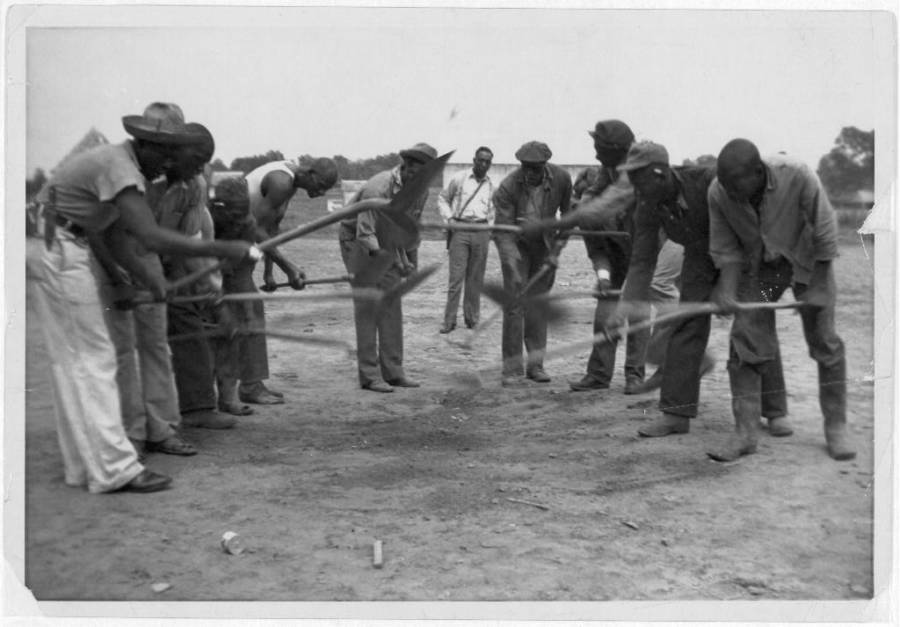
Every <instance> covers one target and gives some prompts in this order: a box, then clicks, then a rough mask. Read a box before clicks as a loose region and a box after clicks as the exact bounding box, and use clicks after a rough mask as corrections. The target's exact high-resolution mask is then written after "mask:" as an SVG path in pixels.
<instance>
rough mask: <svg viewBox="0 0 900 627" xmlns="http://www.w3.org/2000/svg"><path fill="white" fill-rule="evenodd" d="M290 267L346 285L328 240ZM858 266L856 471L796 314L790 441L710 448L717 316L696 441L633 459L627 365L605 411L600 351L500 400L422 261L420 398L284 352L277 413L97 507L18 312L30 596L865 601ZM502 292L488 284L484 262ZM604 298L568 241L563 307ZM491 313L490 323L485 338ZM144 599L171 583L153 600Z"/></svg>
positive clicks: (481, 353) (294, 312)
mask: <svg viewBox="0 0 900 627" xmlns="http://www.w3.org/2000/svg"><path fill="white" fill-rule="evenodd" d="M286 251H287V252H289V253H290V254H291V255H292V257H293V258H296V259H299V260H302V265H304V267H305V269H306V272H307V275H308V276H309V277H310V278H312V277H317V276H318V277H321V276H334V275H339V274H342V273H343V272H344V269H343V266H342V265H341V263H340V256H339V253H338V246H337V243H336V241H335V240H334V239H304V240H301V241H295V242H293V243H291V244H290V245H288V246H287V247H286ZM868 253H869V254H868V256H867V254H866V251H864V249H863V247H862V245H861V243H860V242H859V241H854V240H853V239H852V237H851V238H847V239H846V241H845V243H844V245H842V248H841V257H840V259H839V260H838V261H837V263H836V268H837V276H838V289H839V307H838V311H837V326H838V330H839V332H840V333H841V335H842V336H843V338H844V340H845V343H846V346H847V351H848V355H847V356H848V372H849V379H850V380H849V385H848V388H849V400H848V405H849V421H850V425H851V432H852V434H853V435H854V437H855V438H856V443H857V446H858V453H859V454H858V457H857V458H856V459H855V460H853V461H850V462H835V461H833V460H831V459H830V458H829V457H828V455H827V454H826V452H825V448H824V436H823V433H822V419H821V414H820V412H819V408H818V402H817V385H816V366H815V363H814V362H813V361H812V360H811V359H810V358H809V357H808V356H807V351H806V347H805V344H804V340H803V336H802V332H801V326H800V320H799V318H798V317H797V316H796V315H794V314H793V313H791V312H780V313H779V314H778V332H779V336H780V338H781V342H782V351H783V355H784V365H785V373H786V378H787V382H788V386H789V403H790V416H791V419H792V421H793V423H794V427H795V433H794V435H793V436H792V437H788V438H777V439H776V438H772V437H770V436H769V435H768V434H767V433H765V432H764V433H763V434H762V436H761V441H760V446H759V451H758V453H757V454H755V455H751V456H748V457H744V458H742V459H741V460H740V461H738V462H735V463H731V464H718V463H715V462H712V461H710V460H709V459H707V457H706V455H705V450H706V449H707V447H709V446H711V445H712V444H714V443H715V442H717V441H720V440H721V439H724V438H725V437H726V435H727V434H728V433H729V432H730V431H731V429H732V428H733V427H732V419H731V412H730V397H729V391H728V380H727V375H726V372H725V370H724V358H725V350H726V338H727V330H728V325H729V321H728V320H725V319H714V322H713V334H712V339H711V343H710V346H711V348H712V350H713V351H714V352H715V353H716V354H717V356H718V358H719V362H718V364H717V367H716V369H715V370H714V372H713V373H712V374H711V375H710V376H708V377H707V378H706V379H705V380H704V382H703V387H702V405H701V413H700V416H699V417H698V418H697V419H696V420H695V421H694V422H693V423H692V429H691V432H690V433H689V434H686V435H678V436H671V437H666V438H661V439H643V438H640V437H638V435H637V429H638V427H640V426H641V425H642V424H644V423H645V422H646V421H648V420H651V419H652V418H653V417H654V415H655V413H656V410H655V403H656V401H657V398H658V396H657V394H648V395H644V396H625V395H624V394H623V385H624V381H623V377H622V372H621V360H622V357H623V354H622V351H621V348H620V351H619V356H618V358H619V365H618V367H617V373H616V378H615V379H614V381H613V385H612V388H611V389H610V390H608V391H605V392H588V393H572V392H569V390H568V386H567V385H566V381H567V379H574V378H578V377H580V376H581V375H582V374H583V371H584V367H585V363H586V360H587V355H588V352H589V349H588V347H585V348H583V349H582V350H580V351H577V352H575V353H574V354H570V355H568V356H565V357H556V358H553V359H550V360H549V361H548V362H547V363H546V367H547V371H548V373H549V374H550V375H551V376H552V377H553V381H552V382H551V383H550V384H545V385H539V384H530V387H528V388H525V389H511V390H510V389H504V388H501V387H500V363H499V357H500V347H499V340H500V321H499V319H498V320H497V321H496V322H495V323H494V324H493V325H492V326H491V327H489V329H488V330H487V332H485V333H484V334H483V335H482V336H480V337H479V339H478V341H477V342H476V343H475V345H474V346H473V347H471V348H466V347H465V346H464V345H463V343H464V340H465V339H466V338H467V334H468V333H470V332H469V331H467V330H464V329H463V330H457V331H455V332H454V333H453V334H452V335H451V336H449V338H448V337H447V336H443V335H439V334H438V328H439V327H440V323H441V315H442V310H443V306H444V298H445V291H446V278H447V274H446V271H447V270H446V268H447V266H446V263H443V262H444V260H445V253H444V247H443V243H442V242H436V241H429V242H425V244H424V245H423V249H422V251H421V253H420V264H421V265H422V266H423V267H424V266H426V265H428V264H431V263H441V264H442V265H441V268H440V270H439V271H438V272H437V273H436V274H435V275H434V276H433V277H432V278H431V279H430V280H429V281H428V282H427V283H425V284H424V285H422V286H421V287H420V288H419V289H417V290H416V291H415V292H413V293H411V294H410V295H409V296H408V297H406V299H405V300H404V319H405V337H406V349H405V356H406V367H407V374H408V375H409V376H410V377H412V378H415V379H417V380H420V381H421V382H422V383H423V386H422V387H421V388H419V389H400V390H397V391H396V393H394V394H390V395H382V394H374V393H371V392H366V391H362V390H360V389H359V388H358V386H357V380H356V364H355V361H354V359H353V354H352V353H350V352H348V350H347V349H334V348H331V347H322V346H316V345H313V344H303V343H298V342H292V341H287V340H280V339H270V340H269V354H270V369H271V372H272V377H271V380H270V382H269V383H270V385H271V387H273V388H275V389H277V390H280V391H282V392H284V393H285V397H286V399H287V403H286V404H285V405H282V406H275V407H271V408H270V407H259V408H257V411H256V414H255V415H253V416H250V417H246V418H240V419H239V420H240V422H239V425H238V427H237V428H235V429H234V430H231V431H206V430H189V431H187V432H186V437H187V438H188V439H190V440H191V441H192V442H194V443H195V444H196V445H197V446H198V447H199V448H200V449H201V452H200V454H199V455H197V456H195V457H188V458H181V457H172V456H166V455H158V454H155V455H151V456H150V458H149V466H150V467H151V468H153V469H154V470H158V471H161V472H165V473H167V474H170V475H172V476H173V477H174V484H173V489H171V490H169V491H165V492H161V493H156V494H150V495H138V494H127V493H126V494H115V495H96V496H95V495H88V494H87V493H86V492H85V491H84V490H83V489H77V488H71V487H67V486H66V485H65V484H64V483H63V480H62V470H61V460H60V455H59V451H58V446H57V442H56V436H55V431H54V419H53V409H52V400H51V390H50V383H49V380H48V377H47V370H48V362H47V354H46V351H45V349H44V345H43V339H42V337H41V335H40V329H39V328H38V325H37V321H36V319H35V316H34V313H33V309H31V308H29V315H28V328H27V334H28V336H27V347H28V350H27V359H26V368H27V375H26V379H27V383H26V387H27V396H26V409H27V415H26V420H27V426H26V434H27V440H26V471H27V475H26V481H27V509H26V528H27V530H26V551H27V552H26V583H27V586H28V587H29V588H30V589H31V590H32V592H33V593H34V595H35V597H36V598H37V599H38V600H132V601H158V600H164V601H178V600H195V601H204V600H230V601H240V600H265V601H513V600H517V601H526V600H530V601H551V600H552V601H608V600H617V601H627V600H638V601H649V600H655V601H672V600H751V599H754V600H755V599H769V600H773V599H774V600H788V599H795V600H796V599H860V598H869V597H871V596H872V592H873V574H872V573H873V568H872V561H873V544H872V538H873V530H872V529H873V496H872V471H873V460H872V448H873V442H872V433H873V430H872V427H873V383H872V379H873V365H872V355H873V346H872V341H873V329H872V319H873V318H872V312H873V294H872V260H871V259H872V254H871V253H872V251H871V250H869V251H868ZM488 276H489V277H494V278H497V277H499V263H498V259H497V255H496V250H495V249H493V248H492V250H491V255H490V259H489V265H488ZM591 285H592V281H591V276H590V271H589V265H588V262H587V260H586V256H585V253H584V248H583V246H582V244H581V243H580V242H577V241H573V242H572V243H571V244H570V245H569V246H568V248H567V249H566V250H565V251H564V254H563V256H562V267H561V270H560V272H559V273H558V278H557V283H556V287H555V290H557V291H558V292H563V291H568V290H577V289H589V288H590V287H591ZM308 289H309V291H310V292H313V291H315V292H316V293H323V292H328V291H332V290H345V289H346V287H344V286H339V287H335V286H312V287H310V288H308ZM786 298H788V297H786ZM29 302H30V301H29ZM29 307H31V305H30V304H29ZM495 309H496V307H495V306H494V305H493V304H491V303H489V302H485V303H484V305H483V313H482V316H483V318H486V317H488V316H489V315H490V314H491V312H492V311H494V310H495ZM267 312H268V317H267V324H268V325H269V327H270V328H271V329H278V330H282V331H289V332H292V333H297V334H309V335H310V336H313V337H316V336H319V337H334V338H340V339H343V340H346V341H347V342H349V345H350V346H351V347H352V346H353V326H352V311H351V304H350V302H349V301H339V302H337V303H317V304H308V303H304V302H303V301H293V302H291V303H284V302H281V303H278V304H272V305H269V306H268V309H267ZM592 312H593V301H592V300H590V299H582V300H573V301H572V302H571V306H570V315H569V317H568V318H567V319H566V321H565V322H564V323H563V324H561V325H559V326H558V327H557V328H553V329H552V330H551V333H550V342H549V347H550V349H553V348H554V347H558V346H561V345H563V344H566V343H570V342H573V341H577V340H584V339H585V338H589V336H590V333H591V319H592ZM460 322H461V314H460ZM461 326H462V325H461ZM516 500H521V501H529V502H532V503H536V504H540V505H542V506H544V507H543V508H538V507H536V506H533V505H529V504H524V503H520V502H517V501H516ZM226 531H234V532H237V533H239V534H240V535H241V536H242V538H243V541H244V544H245V546H246V547H247V550H246V552H244V553H243V554H241V555H237V556H233V555H228V554H226V553H224V552H223V551H222V549H221V548H220V546H219V539H220V537H221V535H222V534H223V532H226ZM375 540H380V541H381V542H382V543H383V551H384V567H383V568H381V569H380V570H379V569H375V568H373V565H372V545H373V541H375ZM155 583H168V584H170V586H171V587H169V588H168V589H167V590H165V591H164V592H159V593H158V592H154V590H153V589H152V587H151V586H152V585H153V584H155Z"/></svg>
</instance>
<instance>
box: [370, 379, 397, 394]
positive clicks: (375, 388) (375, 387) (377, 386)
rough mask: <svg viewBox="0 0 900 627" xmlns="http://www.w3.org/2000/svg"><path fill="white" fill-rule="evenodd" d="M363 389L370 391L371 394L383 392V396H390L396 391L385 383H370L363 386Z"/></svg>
mask: <svg viewBox="0 0 900 627" xmlns="http://www.w3.org/2000/svg"><path fill="white" fill-rule="evenodd" d="M362 389H364V390H369V391H370V392H381V393H382V394H388V393H390V392H393V391H394V388H392V387H391V386H390V385H388V384H387V383H385V382H384V381H370V382H369V383H366V384H365V385H364V386H362Z"/></svg>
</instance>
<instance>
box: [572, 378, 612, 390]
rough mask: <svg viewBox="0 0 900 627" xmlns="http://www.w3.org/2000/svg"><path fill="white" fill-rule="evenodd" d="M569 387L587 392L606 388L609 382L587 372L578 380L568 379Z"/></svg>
mask: <svg viewBox="0 0 900 627" xmlns="http://www.w3.org/2000/svg"><path fill="white" fill-rule="evenodd" d="M569 389H570V390H572V391H573V392H587V391H589V390H608V389H609V382H606V383H604V382H602V381H598V380H597V379H595V378H594V377H592V376H591V375H589V374H586V375H584V376H583V377H582V378H581V379H579V380H578V381H569Z"/></svg>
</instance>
